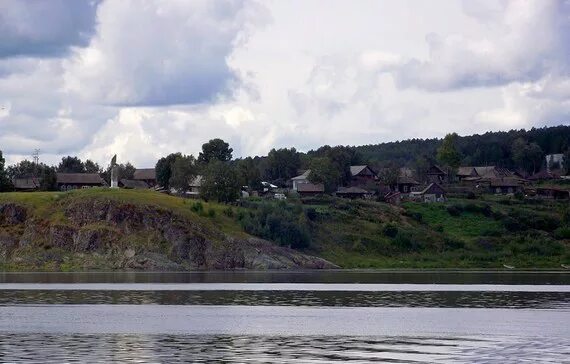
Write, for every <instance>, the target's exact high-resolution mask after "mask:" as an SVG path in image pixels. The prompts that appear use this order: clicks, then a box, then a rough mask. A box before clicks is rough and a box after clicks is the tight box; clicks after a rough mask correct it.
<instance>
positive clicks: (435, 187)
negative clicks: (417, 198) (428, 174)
mask: <svg viewBox="0 0 570 364" xmlns="http://www.w3.org/2000/svg"><path fill="white" fill-rule="evenodd" d="M433 190H439V191H440V192H442V193H445V190H444V189H443V187H441V186H440V185H438V184H437V183H435V182H432V183H430V184H429V185H427V186H425V187H423V188H422V189H421V190H419V191H413V192H412V194H415V195H424V194H426V193H428V192H430V191H433Z"/></svg>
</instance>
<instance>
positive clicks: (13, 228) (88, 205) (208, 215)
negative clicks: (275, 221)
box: [0, 189, 334, 271]
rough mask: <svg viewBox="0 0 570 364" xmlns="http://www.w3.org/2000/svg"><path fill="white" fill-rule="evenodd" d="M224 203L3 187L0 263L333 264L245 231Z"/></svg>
mask: <svg viewBox="0 0 570 364" xmlns="http://www.w3.org/2000/svg"><path fill="white" fill-rule="evenodd" d="M197 206H200V208H197ZM224 209H225V208H224V207H223V206H221V205H217V204H206V203H200V204H199V205H197V204H192V205H191V201H188V200H183V199H180V198H176V197H172V196H167V195H163V194H159V193H155V192H151V191H138V190H112V189H89V190H77V191H72V192H66V193H60V192H37V193H3V194H0V270H43V271H59V270H63V271H69V270H92V269H105V270H114V269H117V270H125V269H137V270H147V271H148V270H195V269H242V268H245V269H283V268H297V269H299V268H331V267H334V265H332V264H330V263H328V262H326V261H324V260H322V259H319V258H316V257H311V256H307V255H304V254H302V253H299V252H297V251H294V250H292V249H287V248H284V247H279V246H277V245H275V244H273V243H270V242H268V241H265V240H262V239H256V238H254V237H251V236H249V235H248V234H245V233H243V232H242V231H241V228H240V227H239V225H238V224H236V223H235V222H234V221H233V219H230V218H228V217H227V216H225V215H224V214H223V210H224Z"/></svg>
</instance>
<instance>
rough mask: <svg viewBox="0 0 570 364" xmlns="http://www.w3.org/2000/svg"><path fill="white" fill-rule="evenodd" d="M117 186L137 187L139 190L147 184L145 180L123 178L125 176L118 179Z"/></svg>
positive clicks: (146, 186)
mask: <svg viewBox="0 0 570 364" xmlns="http://www.w3.org/2000/svg"><path fill="white" fill-rule="evenodd" d="M119 187H121V188H125V189H139V190H144V189H148V188H149V186H148V184H147V183H146V182H145V181H142V180H136V179H125V178H123V179H121V180H120V181H119Z"/></svg>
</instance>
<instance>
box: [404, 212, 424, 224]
mask: <svg viewBox="0 0 570 364" xmlns="http://www.w3.org/2000/svg"><path fill="white" fill-rule="evenodd" d="M403 215H404V216H408V217H409V218H411V219H412V220H416V221H417V222H422V221H423V218H424V216H423V215H422V213H421V212H413V211H405V212H404V214H403Z"/></svg>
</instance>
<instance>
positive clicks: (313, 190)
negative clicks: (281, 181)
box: [297, 182, 325, 197]
mask: <svg viewBox="0 0 570 364" xmlns="http://www.w3.org/2000/svg"><path fill="white" fill-rule="evenodd" d="M297 193H298V194H299V196H301V197H307V196H318V195H322V194H323V193H325V185H323V184H322V183H317V184H313V183H310V182H307V183H300V184H298V185H297Z"/></svg>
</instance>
